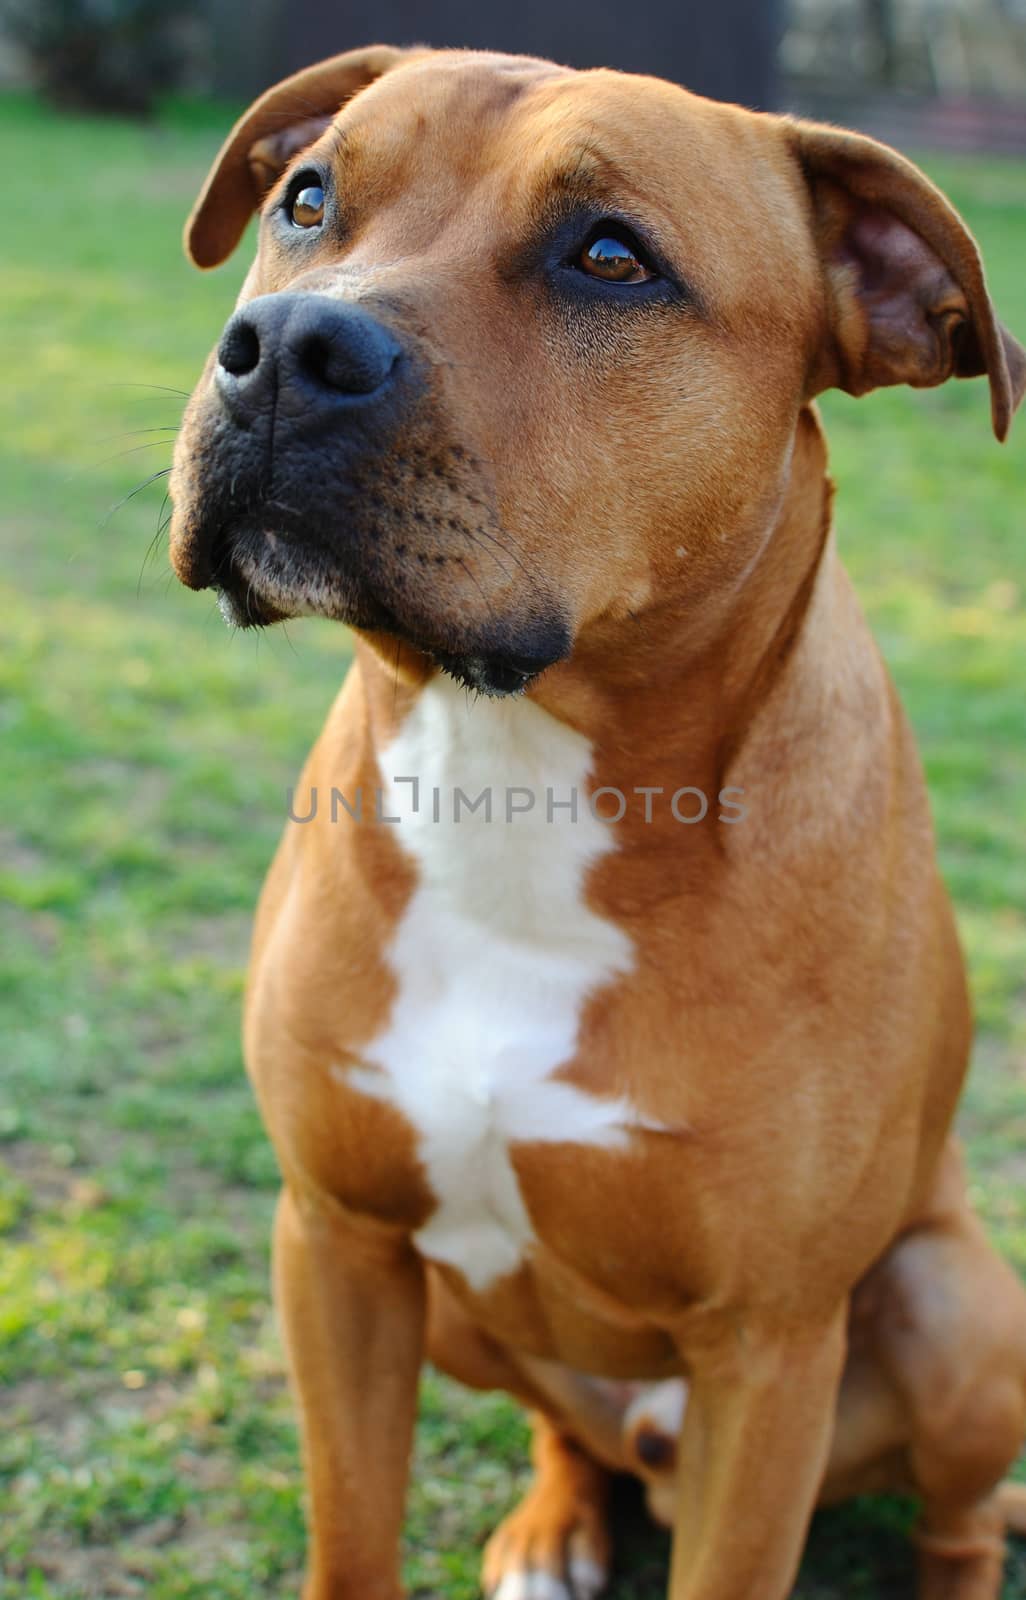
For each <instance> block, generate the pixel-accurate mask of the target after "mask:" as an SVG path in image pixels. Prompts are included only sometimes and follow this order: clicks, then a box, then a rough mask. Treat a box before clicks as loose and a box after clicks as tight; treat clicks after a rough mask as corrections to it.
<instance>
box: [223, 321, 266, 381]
mask: <svg viewBox="0 0 1026 1600" xmlns="http://www.w3.org/2000/svg"><path fill="white" fill-rule="evenodd" d="M217 359H218V362H219V363H220V365H221V366H222V367H224V369H225V371H226V372H230V373H231V375H232V377H233V378H244V377H245V376H246V374H247V372H252V371H253V370H254V368H255V367H257V366H259V364H260V339H259V336H258V334H257V331H256V329H255V328H254V327H253V325H252V323H249V322H245V321H242V320H235V321H232V322H230V323H229V324H228V326H227V328H225V330H224V333H223V334H222V335H221V343H220V344H219V345H218V347H217Z"/></svg>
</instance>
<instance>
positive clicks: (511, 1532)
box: [482, 1492, 610, 1600]
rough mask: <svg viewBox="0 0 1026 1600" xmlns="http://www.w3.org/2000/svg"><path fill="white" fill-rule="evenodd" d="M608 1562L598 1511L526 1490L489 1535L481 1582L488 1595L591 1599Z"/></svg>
mask: <svg viewBox="0 0 1026 1600" xmlns="http://www.w3.org/2000/svg"><path fill="white" fill-rule="evenodd" d="M609 1566H610V1546H609V1535H608V1533H607V1532H606V1528H605V1518H604V1516H603V1515H602V1513H601V1512H600V1511H598V1510H597V1509H596V1508H595V1507H594V1506H591V1505H588V1504H582V1503H581V1502H580V1501H577V1502H576V1503H567V1504H565V1505H557V1504H553V1503H552V1498H551V1496H548V1495H541V1494H537V1493H535V1492H531V1493H530V1494H528V1496H527V1498H526V1499H525V1500H523V1501H522V1502H521V1504H520V1505H519V1506H518V1507H517V1509H516V1510H515V1511H514V1512H512V1514H511V1515H510V1516H508V1517H507V1518H506V1520H505V1522H503V1523H501V1524H500V1525H499V1527H498V1528H497V1529H496V1531H495V1533H494V1534H493V1535H492V1537H491V1539H489V1541H488V1544H487V1545H486V1547H485V1553H484V1564H483V1569H482V1586H483V1588H484V1592H485V1595H486V1596H487V1597H488V1600H595V1597H596V1596H597V1595H599V1594H600V1593H601V1592H602V1590H603V1589H604V1588H605V1587H606V1584H607V1583H608V1581H609Z"/></svg>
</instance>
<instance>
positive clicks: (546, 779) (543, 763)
mask: <svg viewBox="0 0 1026 1600" xmlns="http://www.w3.org/2000/svg"><path fill="white" fill-rule="evenodd" d="M590 760H591V746H590V744H589V742H588V740H587V739H585V738H584V737H583V736H582V735H580V734H578V733H576V732H575V731H574V730H573V729H570V728H568V727H566V726H565V725H564V724H562V723H560V722H557V721H556V720H555V719H554V718H553V717H550V716H549V715H548V713H547V712H545V711H542V710H541V709H540V708H539V707H538V706H536V705H533V704H532V703H531V702H530V701H528V700H505V701H500V702H498V703H496V702H492V703H488V704H484V703H480V702H478V703H473V702H471V701H470V700H469V699H468V697H467V696H466V695H465V694H464V692H463V691H462V690H461V689H459V688H457V687H456V686H455V685H454V684H452V683H451V682H450V681H449V680H448V679H436V680H432V681H431V682H430V683H429V684H428V686H427V687H426V688H425V689H424V691H423V692H422V693H421V695H420V697H419V699H418V700H417V702H416V704H415V706H414V707H413V710H412V711H411V713H410V715H409V716H408V718H407V719H406V721H405V722H404V724H403V726H402V728H401V730H400V732H399V735H398V737H397V739H396V740H395V741H394V743H393V744H392V745H391V746H390V747H389V748H388V749H387V750H386V751H385V752H384V753H383V755H382V757H381V770H382V776H383V778H384V780H385V788H384V796H383V799H384V803H383V807H382V811H383V814H384V815H386V816H392V817H400V818H401V821H400V822H399V823H398V824H397V825H396V829H395V831H396V836H397V838H398V840H399V842H400V844H401V846H402V847H403V848H404V849H405V850H406V851H408V852H409V854H410V855H411V856H412V857H413V858H414V860H415V862H416V867H417V874H418V884H417V887H416V889H415V890H414V893H413V895H412V896H411V899H410V902H409V905H408V906H407V909H406V911H405V914H404V916H403V919H402V921H401V923H400V925H399V929H398V932H397V935H396V938H395V941H394V943H393V945H392V947H391V949H390V951H389V954H388V959H389V961H390V964H391V966H392V969H393V971H394V972H395V975H396V978H397V980H398V994H397V997H396V1001H395V1004H394V1007H393V1011H392V1016H391V1021H390V1024H389V1027H388V1029H387V1031H386V1032H385V1033H384V1034H383V1035H381V1036H379V1037H378V1038H377V1039H376V1040H375V1041H374V1042H373V1044H372V1045H371V1046H370V1047H369V1048H368V1049H367V1050H366V1051H365V1052H364V1064H363V1065H362V1066H360V1067H359V1068H356V1069H355V1070H352V1069H351V1070H349V1071H348V1072H346V1073H345V1074H344V1076H345V1081H347V1082H348V1083H349V1084H350V1085H351V1086H352V1087H355V1088H358V1089H360V1090H361V1091H362V1092H363V1093H365V1094H371V1095H375V1096H377V1097H379V1098H380V1099H383V1100H386V1101H388V1102H390V1103H391V1104H393V1105H395V1106H396V1107H398V1109H399V1110H400V1111H402V1113H403V1114H404V1115H405V1116H406V1118H407V1119H408V1120H409V1121H410V1122H411V1123H412V1125H413V1127H414V1128H415V1130H416V1132H417V1136H418V1141H419V1148H420V1154H421V1158H422V1160H423V1162H424V1166H425V1170H426V1173H427V1178H428V1182H429V1183H430V1185H431V1189H432V1192H433V1193H434V1196H435V1199H436V1202H437V1204H436V1208H435V1210H434V1212H433V1213H432V1215H431V1216H430V1218H429V1219H428V1221H427V1222H426V1223H425V1225H424V1226H423V1227H422V1228H421V1230H420V1231H419V1233H418V1235H417V1241H416V1242H417V1244H418V1247H419V1248H420V1250H421V1251H422V1252H423V1254H424V1255H425V1256H427V1257H428V1258H429V1259H431V1260H434V1261H440V1262H447V1263H450V1264H451V1265H453V1266H455V1267H457V1268H459V1270H460V1271H461V1272H462V1273H463V1274H464V1276H465V1277H466V1278H467V1280H468V1282H469V1283H470V1284H471V1286H472V1287H473V1288H475V1289H477V1290H481V1289H483V1288H485V1287H487V1286H488V1285H489V1284H490V1283H492V1282H494V1281H495V1280H496V1279H497V1278H499V1277H501V1276H502V1275H503V1274H505V1273H508V1272H511V1271H513V1270H514V1269H515V1268H516V1267H517V1266H518V1264H519V1263H520V1262H521V1260H522V1259H523V1257H524V1254H525V1252H526V1250H527V1249H528V1248H529V1246H530V1243H531V1239H532V1228H531V1221H530V1218H529V1216H528V1213H527V1209H526V1207H525V1205H524V1201H523V1198H522V1196H521V1193H520V1188H519V1185H518V1183H517V1178H516V1174H515V1172H514V1169H513V1165H512V1162H511V1160H510V1146H511V1145H515V1144H517V1143H518V1142H525V1143H527V1142H538V1141H547V1142H550V1143H553V1142H555V1143H560V1142H561V1143H571V1144H588V1145H598V1146H604V1147H606V1148H619V1147H625V1146H626V1144H627V1142H628V1139H629V1137H630V1130H631V1128H632V1127H636V1126H638V1125H639V1124H640V1123H641V1121H642V1119H641V1118H640V1117H639V1116H638V1115H637V1114H636V1113H635V1112H634V1111H633V1110H632V1108H631V1106H630V1104H629V1103H628V1102H627V1101H626V1100H624V1099H622V1098H621V1099H615V1100H614V1099H599V1098H598V1097H596V1096H593V1095H590V1094H587V1093H584V1092H583V1091H582V1090H580V1089H577V1088H574V1087H573V1086H572V1085H570V1084H568V1083H564V1082H560V1081H557V1080H555V1079H554V1078H553V1073H554V1072H555V1071H556V1069H557V1068H558V1067H560V1066H561V1065H563V1064H564V1063H565V1062H567V1061H569V1060H570V1059H571V1058H572V1056H573V1054H574V1051H575V1048H576V1040H577V1029H578V1023H579V1018H580V1013H581V1008H582V1006H583V1003H584V1001H585V1000H586V998H587V997H588V996H589V995H591V994H592V993H594V991H595V990H596V989H598V988H600V987H601V985H603V984H604V983H606V982H608V981H609V979H611V978H612V977H614V976H615V975H616V974H617V973H620V972H624V971H626V970H627V969H628V968H629V967H630V965H631V960H632V946H631V942H630V940H629V939H628V938H627V936H626V935H625V934H624V933H623V932H622V930H621V929H619V928H617V927H616V926H615V925H614V924H613V923H611V922H608V921H606V920H605V919H603V918H602V917H600V916H598V915H596V913H595V912H594V911H592V910H591V909H589V907H588V906H587V904H586V903H585V899H584V880H585V876H586V873H587V871H588V868H589V867H590V866H591V864H592V863H593V862H594V861H595V860H596V859H597V858H598V857H599V856H601V855H602V854H603V853H604V852H606V851H608V850H610V849H612V848H613V847H614V843H615V840H614V838H613V834H614V831H615V830H614V829H613V828H612V827H610V826H609V825H608V824H606V823H603V822H600V821H598V820H596V819H595V818H594V817H593V816H592V815H591V812H590V810H589V807H588V796H587V790H586V782H587V778H588V772H589V764H590ZM414 777H416V778H417V779H418V780H419V782H418V792H417V793H416V794H415V793H414V789H413V785H412V784H410V783H408V782H407V783H401V782H400V783H396V782H395V781H394V780H395V779H396V778H400V779H401V778H408V779H409V778H414ZM456 788H459V789H461V790H462V791H463V793H464V795H465V796H467V797H468V798H469V800H470V801H474V800H475V799H477V797H478V796H479V795H480V794H481V792H482V791H483V790H489V789H490V791H491V820H490V821H489V820H488V818H487V815H486V810H485V806H484V804H483V803H482V804H481V805H479V807H478V809H477V810H476V811H473V812H471V811H469V810H467V809H466V807H465V806H464V805H463V804H462V803H460V802H458V801H457V802H456V804H457V805H458V807H459V816H458V818H457V817H454V790H455V789H456ZM436 789H437V791H438V799H437V801H436V800H435V797H434V791H435V790H436ZM510 789H516V790H517V791H518V792H517V794H516V795H515V796H514V799H513V802H512V804H513V806H514V811H513V814H512V816H510V815H509V813H508V811H507V797H508V790H510ZM574 790H576V793H577V814H576V820H573V816H572V814H571V812H570V811H569V810H566V809H559V802H560V801H565V800H569V799H570V795H571V792H572V791H574ZM525 792H526V793H530V794H531V795H532V796H533V805H532V808H531V809H530V810H529V811H527V810H520V809H516V808H518V807H526V805H527V801H526V798H525ZM550 792H551V795H552V799H553V801H554V802H555V805H554V806H553V807H551V808H550V807H549V803H548V794H549V793H550ZM436 818H437V820H436ZM341 1075H342V1074H341V1072H340V1076H341Z"/></svg>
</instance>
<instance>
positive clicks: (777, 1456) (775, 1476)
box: [669, 1313, 846, 1600]
mask: <svg viewBox="0 0 1026 1600" xmlns="http://www.w3.org/2000/svg"><path fill="white" fill-rule="evenodd" d="M845 1325H846V1315H845V1314H844V1313H840V1314H838V1316H837V1317H836V1318H835V1319H833V1320H832V1321H831V1322H830V1323H829V1325H827V1326H825V1327H821V1328H820V1329H819V1330H818V1331H817V1333H816V1334H815V1335H811V1334H810V1333H807V1332H804V1333H802V1335H801V1336H800V1337H797V1338H796V1337H794V1335H793V1334H792V1335H789V1336H784V1335H782V1334H780V1333H777V1332H773V1333H769V1332H765V1331H763V1330H758V1329H755V1328H751V1327H748V1326H745V1327H738V1328H737V1329H735V1330H733V1331H732V1332H731V1333H728V1334H727V1340H729V1346H728V1345H727V1344H726V1343H725V1342H723V1343H719V1347H718V1348H708V1349H706V1350H704V1351H701V1352H699V1353H697V1354H696V1353H694V1352H691V1353H690V1358H689V1365H690V1374H691V1382H690V1387H689V1390H688V1402H687V1411H686V1413H685V1422H684V1430H683V1433H682V1436H681V1454H680V1467H679V1473H678V1496H679V1499H678V1506H677V1515H676V1519H675V1522H674V1538H673V1562H672V1567H671V1574H670V1590H669V1594H670V1600H786V1596H787V1595H788V1594H789V1593H790V1590H791V1585H792V1583H793V1582H794V1576H795V1573H796V1571H797V1569H798V1563H799V1561H800V1559H801V1553H802V1546H803V1543H804V1539H805V1534H806V1531H807V1528H808V1524H809V1519H810V1517H811V1515H812V1510H813V1507H814V1505H815V1501H816V1495H817V1492H818V1490H819V1487H820V1483H821V1481H822V1477H823V1471H824V1468H825V1464H826V1457H827V1451H828V1449H829V1445H830V1439H831V1435H832V1432H833V1426H834V1413H835V1409H836V1397H837V1391H838V1386H839V1384H840V1379H841V1371H842V1367H843V1362H844V1352H845V1343H846V1339H845Z"/></svg>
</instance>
